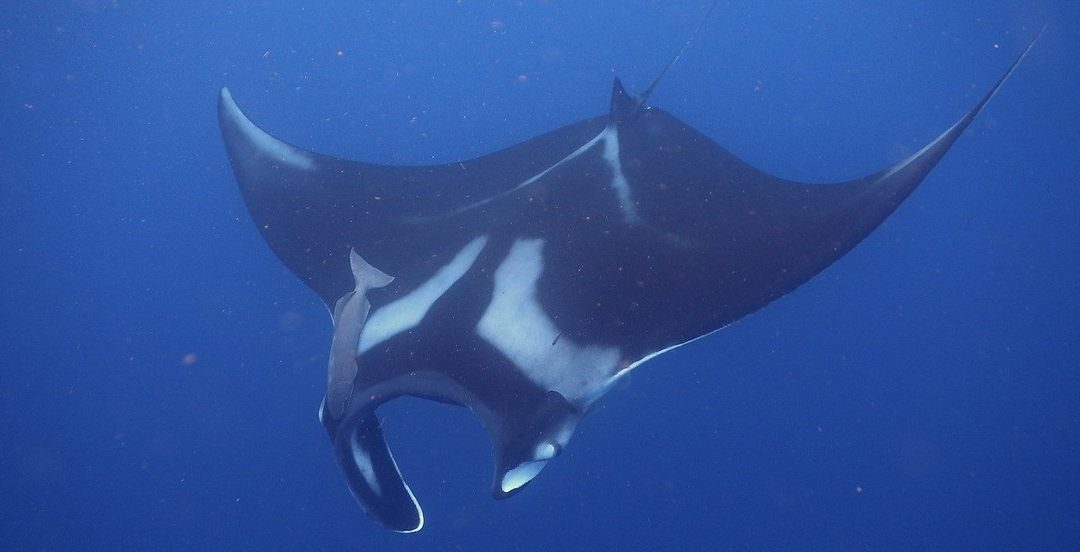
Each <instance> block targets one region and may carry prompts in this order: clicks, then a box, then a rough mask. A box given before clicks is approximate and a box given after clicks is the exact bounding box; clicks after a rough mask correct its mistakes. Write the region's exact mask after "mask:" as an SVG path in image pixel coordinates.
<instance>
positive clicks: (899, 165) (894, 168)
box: [877, 119, 963, 182]
mask: <svg viewBox="0 0 1080 552" xmlns="http://www.w3.org/2000/svg"><path fill="white" fill-rule="evenodd" d="M962 121H963V120H962V119H961V120H960V121H957V122H956V123H953V125H952V126H951V127H949V128H948V129H947V130H945V132H942V133H941V134H939V135H938V137H937V138H934V139H933V140H932V141H931V142H930V143H929V144H926V145H925V146H923V147H922V148H920V149H919V151H917V152H915V153H913V154H911V155H909V156H908V157H907V159H904V160H903V161H901V162H899V163H897V164H895V165H893V166H892V167H889V170H888V171H886V172H885V174H882V175H881V176H880V177H878V179H877V182H881V181H883V180H885V179H886V178H889V177H890V176H892V175H894V174H896V173H897V172H900V169H903V168H904V167H906V166H908V165H909V164H910V163H911V162H912V161H914V160H916V159H918V158H919V157H921V156H922V154H924V153H926V152H927V151H928V150H929V149H930V148H932V147H934V146H936V145H937V143H938V142H940V141H942V140H943V139H945V137H946V136H948V135H949V134H950V133H952V131H953V129H955V128H956V126H957V125H959V124H960V123H961V122H962Z"/></svg>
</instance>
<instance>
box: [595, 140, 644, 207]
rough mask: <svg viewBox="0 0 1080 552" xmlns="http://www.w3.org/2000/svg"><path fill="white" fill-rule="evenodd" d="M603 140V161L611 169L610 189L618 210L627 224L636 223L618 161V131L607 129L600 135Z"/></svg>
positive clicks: (628, 185)
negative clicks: (612, 190)
mask: <svg viewBox="0 0 1080 552" xmlns="http://www.w3.org/2000/svg"><path fill="white" fill-rule="evenodd" d="M600 135H601V136H603V138H604V160H605V161H607V162H608V166H610V167H611V187H612V189H614V190H615V196H616V197H618V198H619V208H620V209H622V212H623V220H624V221H626V223H627V224H633V223H635V222H638V220H639V217H638V214H637V209H636V208H635V207H634V202H633V200H632V199H631V198H630V181H629V180H627V179H626V175H625V174H623V170H622V161H620V160H619V130H618V129H617V128H616V127H608V128H606V129H604V132H603V133H601V134H600Z"/></svg>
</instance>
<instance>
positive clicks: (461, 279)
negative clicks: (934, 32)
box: [218, 40, 1034, 532]
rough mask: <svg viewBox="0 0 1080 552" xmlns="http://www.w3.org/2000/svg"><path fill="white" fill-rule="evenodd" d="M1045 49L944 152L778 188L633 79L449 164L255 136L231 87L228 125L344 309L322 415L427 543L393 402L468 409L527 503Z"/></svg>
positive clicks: (868, 210)
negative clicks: (626, 408) (556, 470)
mask: <svg viewBox="0 0 1080 552" xmlns="http://www.w3.org/2000/svg"><path fill="white" fill-rule="evenodd" d="M1033 44H1034V40H1033V41H1032V43H1031V44H1029V45H1028V47H1027V49H1025V50H1024V52H1023V53H1022V54H1021V55H1020V56H1019V57H1018V58H1017V60H1016V61H1015V62H1014V63H1013V64H1012V65H1011V66H1010V67H1009V69H1008V71H1006V72H1005V74H1004V76H1002V77H1001V79H1000V80H999V81H998V82H997V83H996V84H995V85H994V86H993V87H992V88H991V89H990V91H989V93H987V94H986V96H985V97H983V98H982V100H981V101H979V102H978V103H977V104H976V105H975V107H974V108H973V109H972V110H971V111H969V112H968V113H967V114H966V115H964V116H963V117H962V118H961V119H960V120H959V121H957V122H956V123H955V124H953V125H952V126H951V127H949V128H948V130H946V131H945V132H943V133H942V134H941V135H940V136H938V137H937V138H935V139H934V140H933V141H931V142H930V143H929V144H927V145H926V146H925V147H923V148H922V149H920V150H919V151H917V152H915V153H914V154H912V155H911V156H909V157H908V158H907V159H904V160H902V161H900V162H899V163H896V164H895V165H893V166H891V167H889V168H887V169H885V170H883V171H881V172H878V173H875V174H872V175H870V176H866V177H864V178H859V179H856V180H852V181H849V182H840V183H835V184H801V183H797V182H791V181H788V180H783V179H780V178H776V177H774V176H770V175H768V174H766V173H764V172H762V171H760V170H758V169H756V168H754V167H752V166H750V165H748V164H746V163H744V162H743V161H741V160H739V159H738V158H736V157H735V156H734V155H732V154H731V153H729V152H728V151H727V150H725V149H724V148H722V147H720V146H719V145H718V144H717V143H716V142H714V141H713V140H711V139H709V137H708V136H705V135H703V134H701V133H700V132H698V131H696V130H694V129H693V128H691V127H690V126H688V125H687V124H685V123H683V122H682V121H680V120H678V119H677V118H675V117H674V116H673V115H671V114H669V113H667V112H666V111H663V110H662V109H659V108H656V107H653V106H649V105H647V104H646V103H645V101H644V100H645V97H646V96H647V93H648V91H651V88H652V87H650V89H649V90H647V91H646V94H644V95H643V96H642V97H641V98H637V99H635V98H633V97H631V96H629V95H627V94H626V92H625V91H624V89H623V87H622V85H621V84H620V83H619V81H618V80H616V81H615V84H614V91H613V93H612V96H611V108H610V112H609V113H608V114H606V115H603V116H599V117H594V118H591V119H586V120H584V121H580V122H577V123H574V124H571V125H568V126H565V127H563V128H560V129H558V130H555V131H553V132H549V133H547V134H543V135H541V136H538V137H536V138H532V139H530V140H527V141H525V142H523V143H520V144H518V145H515V146H512V147H509V148H507V149H504V150H502V151H499V152H496V153H492V154H490V155H485V156H483V157H479V158H477V159H472V160H468V161H461V162H455V163H450V164H446V165H429V166H385V165H373V164H367V163H358V162H354V161H347V160H343V159H337V158H334V157H328V156H325V155H320V154H317V153H313V152H310V151H306V150H303V149H300V148H298V147H295V146H292V145H289V144H287V143H285V142H283V141H281V140H278V139H276V138H274V137H273V136H271V135H269V134H268V133H266V132H264V131H262V130H261V129H259V128H258V127H256V126H255V125H254V124H253V123H252V122H251V121H249V120H248V119H247V118H246V117H245V116H244V114H243V113H241V111H240V109H239V108H238V107H237V106H236V104H235V103H234V102H233V99H232V96H231V95H230V94H229V92H228V90H226V89H223V90H222V91H221V96H220V101H219V104H218V115H219V118H220V123H221V131H222V133H223V134H224V137H225V144H226V147H227V149H228V155H229V159H230V161H231V162H232V166H233V169H234V171H235V173H236V179H237V181H238V182H239V184H240V189H241V191H242V193H243V196H244V200H245V201H246V203H247V207H248V210H249V211H250V212H251V217H252V218H253V219H254V222H255V224H256V226H257V227H258V229H259V231H260V232H261V233H262V235H263V237H264V238H265V239H266V242H267V243H268V244H269V245H270V248H271V249H272V250H273V251H274V253H275V254H277V256H278V258H279V259H281V261H282V262H283V263H284V264H285V265H286V266H287V267H288V268H289V269H290V270H291V271H292V272H293V273H294V274H295V275H296V276H297V277H299V278H300V279H301V280H302V281H303V282H304V283H305V284H307V286H308V287H310V288H311V289H312V290H314V291H315V292H316V293H317V294H318V295H319V297H321V298H322V300H323V302H324V303H325V304H326V306H327V307H328V308H329V309H330V311H331V312H332V313H333V323H334V333H333V341H332V344H331V349H330V361H329V369H328V377H327V392H326V396H325V399H324V401H323V405H322V407H321V409H320V412H319V416H320V419H321V420H322V423H323V425H324V426H325V428H326V431H327V432H328V433H329V435H330V439H331V441H332V442H333V445H334V450H335V452H336V455H337V459H338V462H339V463H340V465H341V468H342V470H343V472H344V474H345V479H346V480H347V481H348V485H349V488H350V489H351V490H352V493H353V495H354V496H355V497H356V499H357V500H358V501H359V502H360V503H361V504H362V505H363V507H364V509H365V510H366V511H367V513H368V514H369V515H370V516H371V517H372V518H374V519H375V520H376V521H377V522H378V523H380V524H382V525H383V526H385V527H387V528H390V529H393V530H395V531H401V532H413V531H418V530H420V528H421V527H422V526H423V523H424V516H423V513H422V512H421V510H420V507H419V505H418V504H417V502H416V499H415V498H414V496H413V493H412V491H411V490H410V489H409V486H408V485H407V484H405V482H404V481H403V480H402V478H401V474H400V473H399V471H398V468H397V465H396V464H395V462H394V459H393V457H392V456H391V454H390V450H389V449H388V448H387V445H386V442H385V441H384V440H383V435H382V430H381V428H380V425H379V421H378V419H377V418H376V416H375V410H376V408H377V407H378V406H379V405H381V404H383V403H385V402H387V401H389V400H392V399H394V398H396V397H399V396H402V395H414V396H418V397H424V398H429V399H434V400H438V401H443V402H449V403H454V404H459V405H464V406H467V407H468V408H470V409H471V410H472V411H473V412H475V413H477V414H478V415H479V417H480V419H481V422H482V424H483V427H484V429H485V431H486V432H487V433H488V435H489V437H490V438H491V441H492V443H493V446H494V453H495V479H494V483H493V487H494V489H493V492H494V494H495V497H496V498H502V497H507V496H510V495H511V494H513V493H515V492H517V491H518V490H520V489H521V488H522V487H523V486H524V485H525V484H526V483H528V482H529V481H530V480H532V479H533V478H534V477H535V476H536V475H537V474H538V473H539V472H540V470H541V469H542V468H543V467H544V465H545V463H547V462H548V461H549V460H551V459H552V458H554V457H555V456H557V455H558V454H559V452H560V451H561V450H563V448H564V447H566V445H567V442H568V441H569V439H570V436H571V434H572V433H573V432H574V429H575V427H576V426H577V424H578V422H580V421H581V419H582V417H583V416H584V415H585V414H586V413H587V412H588V411H589V409H590V407H591V406H592V405H593V404H594V403H595V402H596V400H597V399H599V398H600V397H601V396H603V395H604V393H605V392H606V391H607V390H608V389H609V388H610V387H611V385H612V383H613V382H614V381H616V380H617V379H619V378H620V377H622V376H624V375H625V374H627V373H628V372H629V371H631V370H633V369H634V368H635V367H637V366H639V365H641V364H642V363H644V362H646V361H648V360H649V359H651V358H654V357H655V356H657V355H658V354H660V353H663V352H665V351H669V350H671V349H672V348H674V347H677V346H679V345H681V344H684V343H687V342H689V341H691V340H694V339H697V338H699V337H701V336H704V335H706V334H709V333H710V332H713V331H716V330H718V329H720V328H722V327H724V326H726V325H728V324H731V323H732V322H734V321H736V320H738V319H739V318H742V317H743V316H746V315H747V314H749V313H751V312H754V311H756V310H758V309H760V308H761V307H763V306H765V305H766V304H768V303H769V302H770V301H773V300H774V299H776V298H778V297H780V296H782V295H784V294H786V293H788V292H790V291H792V290H794V289H795V288H797V287H798V286H799V285H801V284H802V283H804V282H806V281H807V280H809V279H810V278H811V277H813V276H814V275H815V274H817V273H818V272H821V271H822V270H823V269H824V268H825V267H827V266H829V264H831V263H833V262H834V261H836V260H837V259H839V258H840V257H841V256H842V255H844V253H846V252H847V251H849V250H850V249H851V248H852V247H854V246H855V245H856V244H857V243H859V241H860V240H862V239H863V238H865V237H866V236H867V234H869V233H870V232H871V231H872V230H873V229H874V228H876V227H877V226H878V225H879V224H881V222H882V221H883V220H884V219H885V217H887V216H888V215H889V214H890V213H892V212H893V210H894V209H896V207H897V206H898V205H899V204H900V203H901V202H902V201H903V200H904V199H905V198H906V197H908V195H909V194H911V192H912V191H913V190H914V189H915V187H916V186H917V185H918V184H919V182H920V181H922V179H923V178H924V177H925V176H926V175H927V173H928V172H930V170H931V169H932V168H933V167H934V165H935V164H936V163H937V162H938V161H939V160H940V159H941V157H942V156H943V155H944V154H945V152H946V151H947V150H948V149H949V147H950V146H951V145H952V144H953V142H955V141H956V139H957V138H958V137H959V136H960V134H961V133H962V132H963V131H964V129H965V128H967V126H968V125H969V124H970V123H971V121H972V119H974V117H975V116H976V115H977V114H978V113H979V111H980V110H981V109H982V108H983V107H984V106H985V105H986V103H987V102H988V101H989V100H990V98H991V97H992V96H993V95H994V94H995V93H996V92H997V91H998V89H999V88H1000V87H1001V85H1002V84H1003V83H1004V82H1005V80H1006V79H1007V78H1008V77H1009V75H1010V74H1011V73H1012V72H1013V71H1014V70H1015V69H1016V67H1017V65H1018V64H1019V63H1020V60H1022V59H1023V57H1024V55H1026V54H1027V52H1028V51H1030V49H1031V47H1032V45H1033ZM665 70H666V69H665ZM661 74H663V73H661ZM653 84H654V85H655V81H654V83H653Z"/></svg>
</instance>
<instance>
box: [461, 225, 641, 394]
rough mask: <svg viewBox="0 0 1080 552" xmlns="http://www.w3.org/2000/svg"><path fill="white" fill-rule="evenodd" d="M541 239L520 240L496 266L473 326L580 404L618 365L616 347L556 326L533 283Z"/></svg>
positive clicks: (536, 377)
mask: <svg viewBox="0 0 1080 552" xmlns="http://www.w3.org/2000/svg"><path fill="white" fill-rule="evenodd" d="M543 246H544V241H543V240H540V239H535V240H518V241H516V242H515V243H514V245H513V247H511V248H510V253H509V254H507V256H506V258H505V259H503V262H502V264H500V265H499V268H498V269H496V270H495V291H494V294H493V296H492V299H491V304H489V305H488V307H487V309H486V310H485V311H484V315H483V316H482V317H481V318H480V321H479V322H478V323H477V325H476V331H477V333H478V334H479V335H480V337H482V338H483V339H484V340H486V341H487V342H488V343H490V344H491V345H492V346H494V347H495V348H496V349H498V350H499V352H501V353H502V354H503V355H505V356H506V358H508V359H509V360H510V361H511V362H513V363H514V365H515V366H517V368H518V369H519V370H521V371H522V373H524V374H525V376H526V377H528V378H529V379H531V380H532V381H534V382H535V383H536V384H537V385H540V386H541V387H543V388H544V389H550V390H555V391H558V392H559V393H561V394H562V395H563V396H564V397H566V399H567V400H568V401H570V402H571V403H575V404H582V402H581V401H582V400H583V399H585V398H587V397H590V396H593V395H594V394H595V393H596V392H597V389H596V388H597V387H598V386H603V385H604V384H605V383H606V382H607V380H608V379H610V376H611V375H612V374H613V373H614V371H615V369H616V367H617V366H618V363H619V360H620V358H621V354H620V353H619V350H618V348H616V347H602V346H597V345H578V344H576V343H574V341H573V340H572V339H570V338H568V337H566V336H563V337H561V338H560V339H556V337H557V336H559V330H558V329H557V328H556V327H555V324H554V323H553V322H552V320H551V318H550V317H548V315H547V313H545V312H544V309H543V307H542V306H541V305H540V303H539V302H538V300H537V293H536V284H537V282H538V281H539V280H540V274H541V272H542V271H543V267H544V263H543V257H542V250H543Z"/></svg>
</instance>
